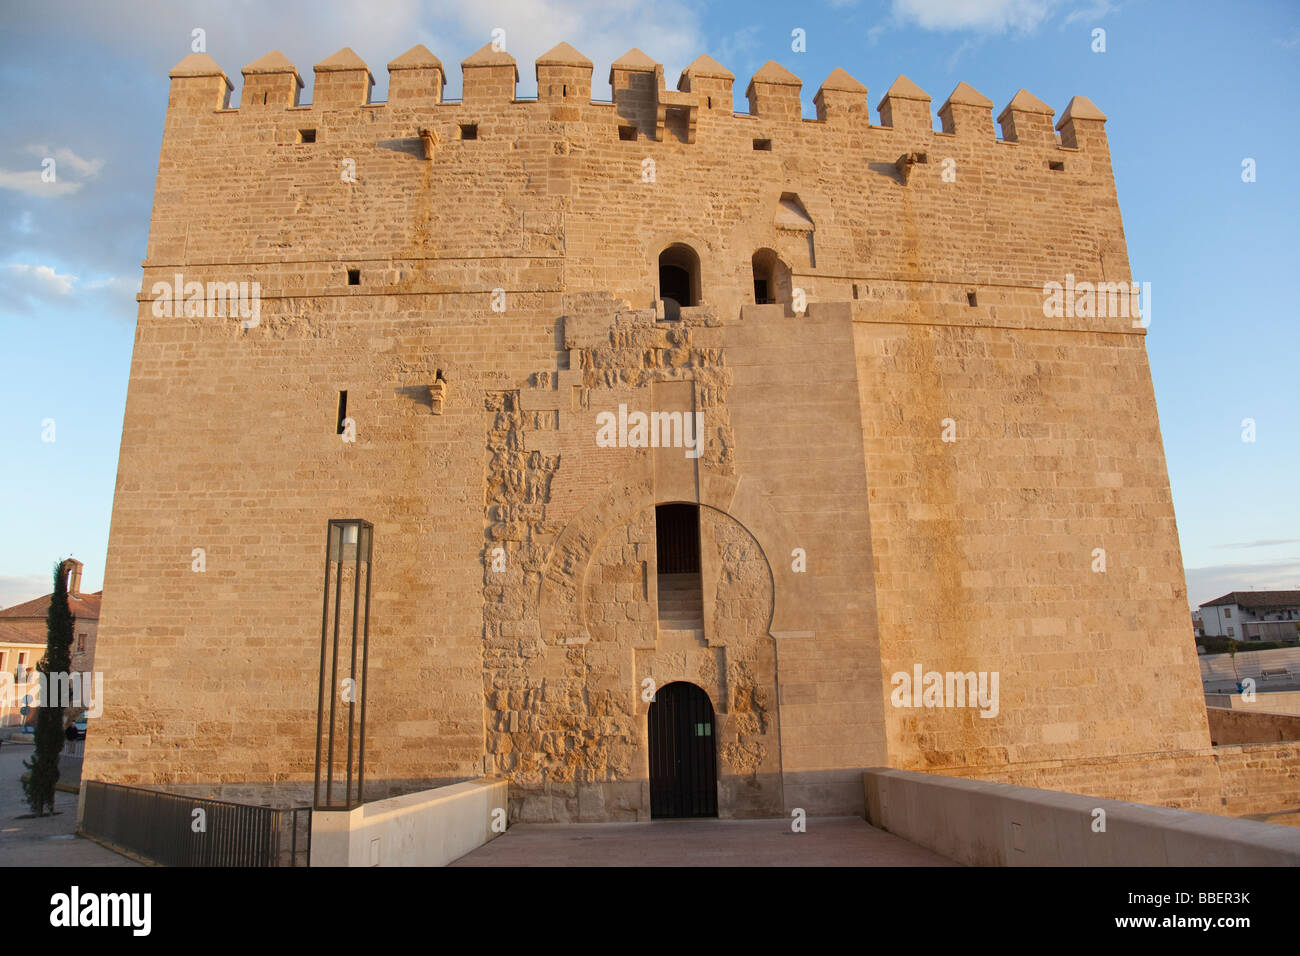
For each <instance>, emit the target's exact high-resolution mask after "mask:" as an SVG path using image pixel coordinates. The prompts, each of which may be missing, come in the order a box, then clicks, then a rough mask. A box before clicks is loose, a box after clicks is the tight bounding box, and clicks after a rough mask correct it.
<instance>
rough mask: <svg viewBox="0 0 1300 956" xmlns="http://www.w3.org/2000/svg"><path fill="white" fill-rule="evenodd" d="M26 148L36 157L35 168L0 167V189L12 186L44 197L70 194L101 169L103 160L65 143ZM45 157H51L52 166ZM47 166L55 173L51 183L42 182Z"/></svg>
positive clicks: (19, 190) (23, 191)
mask: <svg viewBox="0 0 1300 956" xmlns="http://www.w3.org/2000/svg"><path fill="white" fill-rule="evenodd" d="M25 151H26V152H28V153H30V154H31V155H33V156H39V157H40V158H41V161H40V163H39V165H38V166H37V167H36V168H34V169H0V189H14V190H17V191H18V192H21V193H26V194H27V195H29V196H40V197H43V198H47V199H48V198H52V197H58V196H71V195H72V194H73V193H75V192H77V191H78V190H79V189H81V187H82V186H83V185H85V183H84V180H86V179H94V178H95V177H96V176H98V175H99V171H100V170H101V169H103V168H104V161H103V160H102V159H86V158H84V157H82V156H78V155H77V154H76V153H74V152H73V151H72V150H70V149H68V148H67V147H64V146H60V147H58V148H57V149H50V148H49V147H48V146H40V145H35V144H32V145H29V146H27V147H26V148H25ZM47 159H49V160H53V161H54V162H53V165H50V164H48V163H46V160H47ZM47 167H48V168H49V169H50V170H52V172H53V174H54V180H53V182H46V181H45V178H46V168H47ZM69 169H71V170H72V171H73V173H75V174H76V178H75V179H72V180H70V179H68V170H69ZM78 180H81V181H78Z"/></svg>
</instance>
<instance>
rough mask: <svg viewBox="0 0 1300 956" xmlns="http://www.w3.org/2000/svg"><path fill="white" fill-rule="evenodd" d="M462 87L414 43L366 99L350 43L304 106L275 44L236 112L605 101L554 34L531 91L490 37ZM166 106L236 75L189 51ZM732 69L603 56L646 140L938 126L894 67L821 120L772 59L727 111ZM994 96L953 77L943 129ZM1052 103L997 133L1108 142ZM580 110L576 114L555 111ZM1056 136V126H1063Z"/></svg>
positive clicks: (224, 85) (853, 86) (1025, 109)
mask: <svg viewBox="0 0 1300 956" xmlns="http://www.w3.org/2000/svg"><path fill="white" fill-rule="evenodd" d="M460 66H461V76H462V95H461V99H460V100H459V101H447V100H445V99H444V97H443V89H444V87H445V85H446V73H445V70H444V68H443V65H442V62H441V61H440V60H439V59H438V58H437V57H436V56H434V55H433V54H432V53H431V52H430V51H429V50H428V49H427V48H426V47H424V46H423V45H420V44H417V45H416V46H413V47H412V48H411V49H410V50H408V51H407V52H406V53H403V54H402V55H401V56H400V57H398V58H397V59H395V60H393V61H392V62H390V63H389V64H388V71H389V87H388V100H387V101H386V102H384V103H373V102H371V90H372V88H373V86H374V76H373V74H372V73H371V72H370V69H369V67H368V66H367V65H366V64H365V62H364V61H363V60H362V59H361V58H360V57H359V56H357V54H356V53H355V52H353V51H352V50H351V49H350V48H348V47H344V48H343V49H341V50H339V51H338V52H337V53H335V54H333V55H332V56H330V57H327V58H326V59H324V60H322V61H321V62H320V63H317V64H316V65H315V67H314V68H313V70H314V73H315V81H314V83H313V87H312V97H311V103H310V105H309V106H307V107H304V106H303V105H302V104H301V102H300V101H301V98H302V92H303V89H304V83H303V79H302V76H301V75H300V74H299V72H298V70H297V68H296V67H295V66H294V64H293V63H291V62H290V61H289V60H288V59H287V58H286V57H285V56H284V54H283V53H281V52H280V51H278V50H273V51H272V52H270V53H268V54H266V55H265V56H263V57H261V58H260V59H258V60H255V61H254V62H252V63H250V64H248V65H247V66H245V67H244V68H243V70H242V71H241V72H242V74H243V78H244V83H243V88H242V90H241V91H240V100H239V102H240V105H239V107H238V110H237V112H245V111H247V112H252V113H259V112H261V111H264V110H286V109H291V108H298V109H312V110H318V111H322V112H323V111H328V110H340V109H350V108H360V107H384V106H387V107H390V108H393V109H398V108H407V107H420V108H430V107H447V108H449V109H450V108H452V107H457V106H458V107H471V106H472V107H476V108H480V109H482V108H490V107H493V106H500V107H505V106H508V105H516V104H519V105H522V104H525V103H535V104H536V108H537V109H539V110H547V109H552V110H553V109H555V108H563V107H585V106H604V107H608V106H609V105H610V104H609V103H603V102H596V101H593V100H592V99H591V79H592V73H593V69H594V65H593V64H592V61H591V60H589V59H588V58H587V57H585V56H584V55H583V54H582V53H580V52H579V51H578V50H576V49H574V47H572V46H571V45H570V44H568V43H561V44H559V45H558V46H556V47H554V48H552V49H551V50H549V51H547V52H546V53H544V54H542V56H540V57H538V59H537V61H536V64H535V71H536V77H537V98H536V100H531V99H528V100H520V99H519V98H518V97H517V92H516V90H517V86H518V82H519V67H518V63H517V62H516V61H515V58H514V57H513V56H511V55H510V54H509V53H508V52H506V51H505V50H500V49H496V48H494V47H493V45H492V44H490V43H489V44H487V45H485V46H483V47H482V48H481V49H479V50H477V51H475V52H474V53H473V54H471V55H470V56H468V57H466V58H465V59H464V60H462V61H461V64H460ZM170 77H171V80H172V87H171V97H170V100H169V108H171V109H173V110H184V111H208V110H211V111H230V110H231V107H230V105H229V104H230V95H231V93H232V92H233V90H234V85H233V84H232V83H231V81H230V79H229V77H227V75H226V74H225V72H224V71H223V70H222V69H221V67H220V66H219V65H218V64H217V63H216V61H215V60H213V59H212V58H211V57H210V56H208V55H207V54H202V53H194V54H190V55H189V56H187V57H186V58H185V59H184V60H182V61H181V62H180V63H178V64H177V65H176V67H175V68H174V69H173V70H172V71H171V73H170ZM734 80H735V77H734V75H733V74H732V73H731V72H730V71H729V70H727V69H726V68H725V67H724V66H722V65H721V64H720V63H718V62H717V61H716V60H713V59H712V58H711V57H708V56H703V55H702V56H700V57H699V58H698V59H696V60H695V61H694V62H692V63H691V64H690V65H689V66H687V67H686V68H685V69H684V70H683V71H682V73H681V76H680V77H679V79H678V81H677V84H676V89H669V88H668V86H667V82H666V77H665V74H664V68H663V65H662V64H661V63H658V62H656V61H655V60H654V59H653V58H652V57H650V56H648V55H647V54H645V53H643V52H642V51H641V50H639V49H636V48H633V49H631V50H629V51H628V52H627V53H626V54H624V55H623V56H621V57H619V58H618V59H617V60H615V61H614V63H613V64H611V66H610V71H609V82H610V85H611V87H612V89H613V94H612V95H613V106H614V110H613V114H614V115H613V117H612V118H611V121H624V122H626V121H630V122H632V123H634V124H636V125H637V126H638V127H639V128H640V129H641V130H642V131H643V132H644V133H645V135H646V136H647V137H648V138H651V139H654V140H662V139H663V138H664V133H665V129H666V127H668V126H670V125H676V126H677V127H679V128H680V129H681V130H683V131H684V135H683V137H682V138H683V139H684V140H685V141H686V142H688V143H693V142H695V137H696V132H697V129H698V126H699V121H700V119H701V118H703V117H708V118H709V120H710V121H713V120H717V119H721V118H735V119H743V118H759V119H761V120H764V121H767V122H777V123H820V124H827V125H832V126H850V127H856V128H862V129H890V130H896V131H900V132H907V133H913V134H924V135H929V134H934V133H935V132H936V131H935V129H934V117H935V113H934V112H932V109H931V104H932V99H931V97H930V95H929V94H928V93H926V92H925V91H924V90H922V89H921V88H920V87H919V86H917V85H916V84H915V83H914V82H912V80H910V79H908V78H907V77H906V76H902V75H900V76H899V77H898V78H897V79H896V80H895V81H894V83H893V85H892V86H890V87H889V89H888V90H887V91H886V92H885V95H884V96H883V97H881V99H880V101H879V102H878V103H877V104H876V112H877V114H878V115H879V123H877V124H873V123H872V122H871V115H870V109H869V106H868V99H867V87H866V86H865V85H863V84H862V83H861V82H860V81H859V80H857V79H856V78H855V77H853V76H851V75H850V74H849V73H848V72H846V71H845V70H843V69H841V68H838V67H837V68H836V69H835V70H834V71H832V72H831V74H830V76H828V77H827V78H826V80H825V81H824V82H823V83H822V84H821V86H820V87H818V89H817V92H816V93H815V94H814V96H813V104H814V106H815V108H816V113H817V115H816V119H805V118H804V117H803V107H802V100H801V93H802V87H803V81H802V80H801V79H800V78H799V77H798V76H796V75H795V74H794V73H792V72H790V71H789V70H788V69H786V68H785V67H784V66H782V65H781V64H779V63H777V62H775V61H771V60H770V61H768V62H767V63H766V64H764V66H763V67H762V68H761V69H759V70H758V72H757V73H755V74H754V76H753V77H752V78H751V79H750V81H749V84H748V85H747V87H746V90H745V95H746V98H747V99H748V101H749V112H748V113H747V114H736V113H733V111H732V95H733V83H734ZM992 109H993V102H992V101H991V100H990V99H988V97H986V96H984V95H983V94H982V93H980V92H979V91H978V90H976V89H974V88H973V87H971V86H970V85H968V84H967V83H964V82H963V83H958V84H957V87H956V88H955V89H954V90H953V91H952V93H951V94H950V95H949V96H948V98H947V99H946V100H945V101H944V102H943V104H942V105H941V106H940V107H939V109H938V111H937V115H938V118H939V121H940V123H941V133H942V134H948V135H952V136H958V137H963V138H967V137H980V138H985V139H996V138H998V137H997V135H996V134H995V133H994V123H993V114H992ZM1054 115H1055V111H1054V110H1053V109H1052V108H1051V107H1050V106H1048V105H1047V104H1046V103H1044V102H1043V101H1042V100H1040V99H1038V98H1037V97H1036V96H1034V95H1033V94H1032V93H1030V92H1028V91H1027V90H1023V89H1022V90H1020V91H1019V92H1018V93H1017V94H1016V95H1015V97H1013V98H1012V100H1011V102H1010V103H1008V104H1007V105H1006V107H1004V108H1003V110H1002V111H1001V113H999V114H998V117H997V123H998V125H999V126H1000V128H1001V141H1003V142H1007V143H1018V144H1021V145H1035V146H1046V147H1058V146H1059V147H1064V148H1067V149H1088V148H1089V147H1090V146H1104V145H1105V128H1104V127H1105V122H1106V117H1105V114H1103V113H1102V112H1101V111H1100V110H1099V109H1097V107H1096V106H1095V105H1094V104H1093V103H1092V102H1091V101H1089V100H1088V99H1087V98H1085V97H1082V96H1076V97H1074V98H1073V99H1071V100H1070V102H1069V104H1068V105H1067V106H1066V108H1065V110H1064V111H1063V112H1062V114H1061V117H1060V119H1059V121H1057V122H1056V124H1055V126H1054V125H1053V122H1052V120H1053V117H1054ZM559 118H564V119H577V118H578V117H577V115H571V116H566V117H559ZM1058 134H1059V135H1058Z"/></svg>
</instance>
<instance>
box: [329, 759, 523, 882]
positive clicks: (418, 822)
mask: <svg viewBox="0 0 1300 956" xmlns="http://www.w3.org/2000/svg"><path fill="white" fill-rule="evenodd" d="M505 807H506V782H505V781H504V780H471V781H466V782H465V783H457V784H453V785H451V786H449V787H439V788H438V789H436V790H424V791H422V792H420V793H411V794H407V795H406V796H402V797H391V798H389V799H387V800H379V801H377V802H375V803H367V804H364V805H363V806H360V807H357V808H356V809H355V810H314V811H312V815H311V819H312V823H311V865H312V866H446V865H447V864H448V863H450V862H452V861H453V860H457V859H459V858H460V857H462V856H464V855H465V854H466V853H468V852H470V851H471V850H473V849H475V848H476V847H480V846H482V845H483V844H485V843H487V842H488V841H489V840H491V839H492V838H493V837H495V836H498V832H497V831H494V830H493V829H492V823H493V812H494V811H496V810H497V809H500V810H501V811H502V813H501V814H498V815H497V816H498V819H500V820H502V821H504V819H505V817H504V811H505Z"/></svg>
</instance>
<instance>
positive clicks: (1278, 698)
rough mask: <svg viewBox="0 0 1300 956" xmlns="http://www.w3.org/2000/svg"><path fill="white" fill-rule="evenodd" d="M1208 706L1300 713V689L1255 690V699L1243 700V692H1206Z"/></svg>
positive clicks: (1273, 712) (1275, 712)
mask: <svg viewBox="0 0 1300 956" xmlns="http://www.w3.org/2000/svg"><path fill="white" fill-rule="evenodd" d="M1205 706H1206V707H1226V708H1228V709H1229V710H1247V711H1250V710H1262V711H1265V712H1266V713H1270V714H1300V690H1278V691H1271V692H1268V693H1265V692H1262V691H1258V690H1257V691H1256V692H1255V699H1254V700H1243V699H1242V695H1241V694H1206V695H1205Z"/></svg>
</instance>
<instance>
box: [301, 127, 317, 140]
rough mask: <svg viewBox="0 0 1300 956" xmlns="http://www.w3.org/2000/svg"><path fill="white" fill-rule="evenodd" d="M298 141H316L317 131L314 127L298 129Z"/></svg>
mask: <svg viewBox="0 0 1300 956" xmlns="http://www.w3.org/2000/svg"><path fill="white" fill-rule="evenodd" d="M298 142H300V143H314V142H316V131H315V130H314V129H300V130H298Z"/></svg>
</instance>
